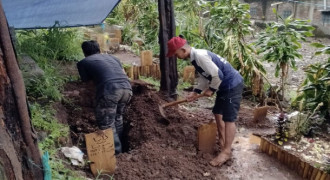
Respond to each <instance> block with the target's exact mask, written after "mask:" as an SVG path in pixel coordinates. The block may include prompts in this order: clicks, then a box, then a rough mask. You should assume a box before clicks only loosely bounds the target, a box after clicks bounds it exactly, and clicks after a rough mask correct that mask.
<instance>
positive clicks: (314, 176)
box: [310, 167, 319, 180]
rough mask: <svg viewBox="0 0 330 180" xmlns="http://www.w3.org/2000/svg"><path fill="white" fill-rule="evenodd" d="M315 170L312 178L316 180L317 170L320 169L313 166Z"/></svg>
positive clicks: (311, 179)
mask: <svg viewBox="0 0 330 180" xmlns="http://www.w3.org/2000/svg"><path fill="white" fill-rule="evenodd" d="M313 168H314V169H313V172H312V176H311V177H310V180H315V178H316V175H317V172H318V171H319V170H318V169H317V168H315V167H313Z"/></svg>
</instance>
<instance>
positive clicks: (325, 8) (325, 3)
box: [324, 0, 327, 10]
mask: <svg viewBox="0 0 330 180" xmlns="http://www.w3.org/2000/svg"><path fill="white" fill-rule="evenodd" d="M324 10H327V0H324Z"/></svg>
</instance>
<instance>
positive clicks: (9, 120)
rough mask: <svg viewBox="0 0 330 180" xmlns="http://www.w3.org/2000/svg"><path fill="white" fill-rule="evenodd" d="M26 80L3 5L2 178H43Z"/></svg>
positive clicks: (0, 78)
mask: <svg viewBox="0 0 330 180" xmlns="http://www.w3.org/2000/svg"><path fill="white" fill-rule="evenodd" d="M32 136H33V133H32V130H31V121H30V117H29V115H28V107H27V102H26V94H25V87H24V83H23V77H22V74H21V72H20V70H19V67H18V64H17V60H16V56H15V52H14V49H13V45H12V42H11V39H10V35H9V29H8V24H7V20H6V17H5V14H4V11H3V8H2V4H1V2H0V179H8V180H9V179H10V180H11V179H25V180H29V179H31V180H32V179H33V180H34V179H43V174H42V165H41V158H40V152H39V149H38V145H37V140H36V139H34V138H33V137H32Z"/></svg>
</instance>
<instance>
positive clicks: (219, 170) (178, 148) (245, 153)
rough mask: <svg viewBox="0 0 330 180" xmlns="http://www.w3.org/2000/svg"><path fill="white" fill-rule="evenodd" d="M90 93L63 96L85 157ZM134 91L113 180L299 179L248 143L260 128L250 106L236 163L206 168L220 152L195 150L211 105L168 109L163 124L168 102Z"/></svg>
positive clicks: (69, 89)
mask: <svg viewBox="0 0 330 180" xmlns="http://www.w3.org/2000/svg"><path fill="white" fill-rule="evenodd" d="M91 87H92V86H90V85H88V84H84V83H79V82H71V83H68V84H67V85H66V87H65V93H64V94H66V96H67V99H68V100H67V101H66V103H65V107H66V109H67V111H66V112H67V113H68V123H69V125H70V129H71V138H72V143H73V145H76V146H78V147H79V148H80V149H82V150H83V151H84V152H85V153H86V147H85V141H84V136H83V135H84V133H90V132H94V131H96V130H97V126H96V121H95V117H94V113H93V107H94V100H93V94H94V90H93V88H91ZM133 91H134V96H133V98H132V100H131V102H130V103H129V105H128V106H127V109H126V112H125V116H124V122H125V125H124V127H125V133H126V135H127V136H126V137H125V141H124V143H125V147H124V149H125V151H126V152H125V153H122V154H120V155H118V156H117V170H116V172H115V175H114V177H115V179H299V177H297V175H296V174H295V173H294V172H292V171H289V170H288V169H287V168H285V167H282V166H281V164H279V163H278V162H276V160H273V159H271V158H269V157H268V156H267V155H265V154H263V153H261V152H260V151H259V149H258V146H257V145H254V144H251V143H249V135H250V134H251V132H252V130H253V129H254V128H253V127H258V126H255V125H253V124H252V123H251V120H252V117H253V115H252V110H251V108H250V105H249V104H248V101H244V102H243V105H242V108H241V111H240V116H239V121H238V122H239V123H238V130H237V135H236V138H235V142H234V147H233V149H234V150H233V159H232V160H231V161H229V162H227V163H226V164H225V165H223V166H222V167H212V166H211V165H209V163H208V162H209V161H210V160H211V159H212V158H213V157H215V156H216V155H217V153H218V152H219V150H218V146H216V147H215V149H214V153H213V154H205V153H202V152H200V151H198V150H197V148H196V147H197V129H198V127H199V126H200V125H201V124H203V123H207V122H209V121H210V120H211V119H213V117H212V115H211V111H210V110H209V109H207V108H208V107H205V105H209V106H211V103H212V99H210V98H203V99H201V100H199V101H197V102H193V103H190V104H188V103H187V104H185V105H179V106H177V107H169V108H167V109H166V114H167V119H168V121H165V120H164V119H163V118H162V117H161V115H160V112H159V109H158V104H160V103H165V102H166V101H165V100H164V99H166V98H164V96H163V95H162V94H161V93H159V92H157V91H154V90H151V89H150V88H148V87H147V85H141V84H140V83H134V84H133ZM201 102H203V103H201ZM199 104H203V105H204V107H203V106H202V107H200V106H199ZM205 108H206V109H205ZM261 124H262V123H261ZM244 126H245V127H244ZM256 131H258V132H260V133H271V132H272V129H269V128H267V126H263V128H260V127H258V128H257V129H256ZM85 168H86V169H83V170H86V171H87V172H86V176H88V177H92V175H91V174H90V171H89V169H88V167H87V166H86V167H85Z"/></svg>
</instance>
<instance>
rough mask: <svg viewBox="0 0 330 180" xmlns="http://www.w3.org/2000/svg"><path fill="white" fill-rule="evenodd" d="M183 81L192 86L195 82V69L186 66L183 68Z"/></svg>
mask: <svg viewBox="0 0 330 180" xmlns="http://www.w3.org/2000/svg"><path fill="white" fill-rule="evenodd" d="M183 81H184V82H190V83H191V84H193V83H194V81H195V67H194V66H186V67H184V68H183Z"/></svg>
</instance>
